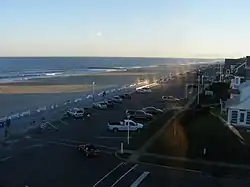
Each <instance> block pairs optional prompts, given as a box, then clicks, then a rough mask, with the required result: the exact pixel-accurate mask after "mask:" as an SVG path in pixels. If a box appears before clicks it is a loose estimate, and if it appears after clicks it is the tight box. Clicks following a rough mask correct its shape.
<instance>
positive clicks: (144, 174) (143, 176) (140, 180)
mask: <svg viewBox="0 0 250 187" xmlns="http://www.w3.org/2000/svg"><path fill="white" fill-rule="evenodd" d="M149 173H150V172H143V174H141V176H140V177H138V178H137V179H136V181H135V182H133V184H132V185H131V186H130V187H137V186H139V185H140V183H141V182H142V181H143V180H144V179H145V178H146V177H147V176H148V175H149Z"/></svg>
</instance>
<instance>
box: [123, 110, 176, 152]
mask: <svg viewBox="0 0 250 187" xmlns="http://www.w3.org/2000/svg"><path fill="white" fill-rule="evenodd" d="M174 112H175V111H174V110H170V111H167V112H166V113H164V114H163V115H161V116H159V117H158V118H156V119H155V120H153V121H152V122H150V124H149V125H148V127H147V128H146V129H144V130H142V131H141V132H139V133H136V134H134V135H133V137H132V139H131V141H130V144H129V145H128V146H127V145H126V147H125V148H126V149H130V150H137V149H139V148H140V147H141V146H142V145H143V144H144V143H145V142H146V141H147V140H148V139H149V138H150V137H151V136H153V135H154V134H155V133H156V132H157V131H158V130H159V129H160V128H161V127H162V126H163V125H165V123H167V121H168V120H169V119H170V118H171V117H172V116H173V115H174Z"/></svg>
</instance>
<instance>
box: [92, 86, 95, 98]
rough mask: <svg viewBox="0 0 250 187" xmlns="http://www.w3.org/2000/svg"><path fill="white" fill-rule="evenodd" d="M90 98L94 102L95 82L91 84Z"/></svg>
mask: <svg viewBox="0 0 250 187" xmlns="http://www.w3.org/2000/svg"><path fill="white" fill-rule="evenodd" d="M92 98H93V101H94V100H95V82H93V83H92Z"/></svg>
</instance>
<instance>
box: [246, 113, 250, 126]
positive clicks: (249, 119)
mask: <svg viewBox="0 0 250 187" xmlns="http://www.w3.org/2000/svg"><path fill="white" fill-rule="evenodd" d="M246 124H248V125H250V111H247V120H246Z"/></svg>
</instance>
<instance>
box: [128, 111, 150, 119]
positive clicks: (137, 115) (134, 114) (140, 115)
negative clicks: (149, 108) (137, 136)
mask: <svg viewBox="0 0 250 187" xmlns="http://www.w3.org/2000/svg"><path fill="white" fill-rule="evenodd" d="M126 117H127V118H128V119H134V120H151V119H152V118H153V115H152V114H149V113H146V112H144V111H143V110H126Z"/></svg>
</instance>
